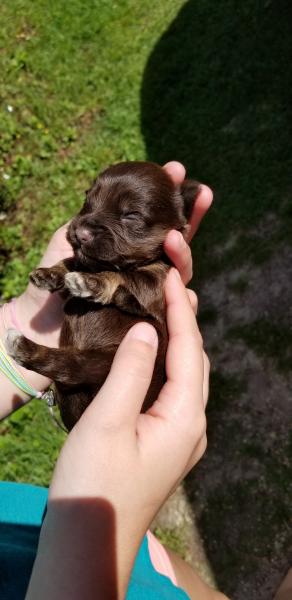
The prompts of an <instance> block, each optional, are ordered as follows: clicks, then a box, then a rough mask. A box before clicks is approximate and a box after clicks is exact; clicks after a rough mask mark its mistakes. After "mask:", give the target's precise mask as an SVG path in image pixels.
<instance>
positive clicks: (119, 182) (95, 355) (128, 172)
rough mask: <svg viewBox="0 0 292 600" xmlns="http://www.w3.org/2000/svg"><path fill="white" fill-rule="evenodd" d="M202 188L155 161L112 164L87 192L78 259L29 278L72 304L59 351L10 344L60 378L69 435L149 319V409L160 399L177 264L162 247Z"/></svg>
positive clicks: (77, 236) (181, 227)
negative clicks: (169, 291) (169, 290)
mask: <svg viewBox="0 0 292 600" xmlns="http://www.w3.org/2000/svg"><path fill="white" fill-rule="evenodd" d="M198 191H199V184H198V183H197V182H195V181H188V180H186V181H185V182H184V183H183V184H182V185H181V186H175V185H174V183H173V182H172V180H171V178H170V177H169V175H168V174H167V173H166V172H165V171H164V170H163V169H162V168H161V167H160V166H158V165H156V164H154V163H149V162H124V163H119V164H116V165H114V166H111V167H109V168H108V169H106V170H105V171H104V172H103V173H101V175H99V177H98V178H97V179H96V181H95V182H94V184H93V186H92V187H91V189H90V190H89V191H88V192H87V193H86V200H85V203H84V206H83V208H82V209H81V211H80V212H79V214H78V215H77V216H76V217H75V218H73V219H72V221H71V223H70V225H69V228H68V233H67V239H68V241H69V242H70V244H71V245H72V248H73V252H74V256H73V258H72V259H67V260H64V261H62V262H60V263H58V264H56V265H55V266H53V267H51V268H47V269H45V268H39V269H36V270H35V271H33V272H32V273H31V275H30V279H31V281H32V282H33V283H34V284H35V285H36V286H37V287H39V288H44V289H47V290H49V291H50V292H56V291H57V292H60V293H62V294H63V295H64V296H65V298H66V303H65V307H64V322H63V326H62V330H61V334H60V347H59V348H56V349H55V348H47V347H45V346H41V345H38V344H35V343H34V342H32V341H31V340H29V339H27V338H25V337H24V336H22V335H21V334H19V333H18V332H15V331H14V330H12V331H11V332H10V333H9V335H8V339H7V347H8V351H9V353H10V355H11V356H12V357H13V358H14V359H15V360H16V361H17V362H18V363H19V364H21V365H23V366H25V367H26V368H28V369H31V370H33V371H37V372H38V373H41V374H42V375H45V376H47V377H50V378H51V379H52V380H53V381H54V384H55V392H56V399H57V403H58V405H59V407H60V412H61V417H62V419H63V422H64V424H65V426H66V427H67V428H68V429H69V430H70V429H72V427H73V426H74V424H75V423H76V421H77V420H78V419H79V418H80V416H81V414H82V413H83V411H84V410H85V408H86V407H87V406H88V404H89V403H90V402H91V400H92V399H93V398H94V396H95V394H96V393H97V391H98V390H99V388H100V387H101V386H102V384H103V382H104V380H105V378H106V377H107V375H108V372H109V370H110V367H111V364H112V361H113V357H114V355H115V352H116V350H117V348H118V346H119V344H120V342H121V340H122V339H123V337H124V335H125V334H126V333H127V331H128V330H129V329H130V327H132V325H134V324H135V323H137V322H138V321H142V320H143V321H148V322H149V323H151V324H152V325H153V326H154V327H155V328H156V330H157V333H158V337H159V347H158V353H157V359H156V363H155V368H154V373H153V378H152V381H151V385H150V387H149V390H148V394H147V397H146V399H145V403H144V406H143V410H146V409H147V407H149V406H150V405H151V404H152V403H153V402H154V400H155V399H156V398H157V395H158V393H159V391H160V389H161V387H162V385H163V383H164V381H165V365H164V363H165V353H166V348H167V327H166V320H165V302H164V281H165V277H166V275H167V272H168V270H169V268H170V262H169V260H168V258H167V257H166V255H165V254H164V251H163V242H164V240H165V237H166V235H167V233H168V232H169V231H170V230H171V229H177V230H178V231H181V232H182V233H183V234H186V232H187V228H188V225H187V222H188V219H189V217H190V215H191V211H192V208H193V205H194V201H195V198H196V196H197V194H198Z"/></svg>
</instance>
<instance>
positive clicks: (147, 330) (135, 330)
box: [128, 323, 158, 348]
mask: <svg viewBox="0 0 292 600" xmlns="http://www.w3.org/2000/svg"><path fill="white" fill-rule="evenodd" d="M128 339H132V340H139V341H140V342H146V343H147V344H150V346H153V348H156V347H157V345H158V337H157V333H156V330H155V329H154V327H152V325H148V323H137V324H136V325H134V327H132V329H130V331H129V333H128Z"/></svg>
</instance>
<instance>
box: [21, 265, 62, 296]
mask: <svg viewBox="0 0 292 600" xmlns="http://www.w3.org/2000/svg"><path fill="white" fill-rule="evenodd" d="M29 278H30V281H31V282H32V283H33V284H34V285H35V286H36V287H38V288H42V289H43V290H48V291H49V292H55V291H56V290H60V289H61V288H62V287H63V286H64V276H63V275H61V273H59V272H58V271H57V270H54V269H44V268H39V269H35V270H34V271H32V272H31V273H30V275H29Z"/></svg>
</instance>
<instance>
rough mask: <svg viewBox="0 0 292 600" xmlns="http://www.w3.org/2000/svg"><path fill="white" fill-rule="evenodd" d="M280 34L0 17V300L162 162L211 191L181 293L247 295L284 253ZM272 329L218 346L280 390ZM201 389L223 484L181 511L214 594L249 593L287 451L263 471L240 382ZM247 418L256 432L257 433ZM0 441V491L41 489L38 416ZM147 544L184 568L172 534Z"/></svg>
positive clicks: (163, 16) (44, 6) (226, 27)
mask: <svg viewBox="0 0 292 600" xmlns="http://www.w3.org/2000/svg"><path fill="white" fill-rule="evenodd" d="M291 17H292V6H291V3H290V2H288V0H278V1H275V0H271V1H269V0H259V1H257V2H256V3H255V2H253V1H252V0H247V1H246V2H244V3H241V4H240V3H235V2H234V1H233V0H224V1H222V2H221V3H214V2H211V0H202V1H198V0H196V1H195V0H191V1H188V2H184V1H183V0H168V1H166V0H161V1H160V2H156V3H153V2H150V0H144V2H135V1H134V0H120V1H119V2H110V1H109V0H87V1H86V2H81V0H71V2H69V3H68V2H65V0H54V2H51V3H50V5H48V3H47V2H45V0H35V1H34V2H29V0H14V1H13V2H8V0H4V2H2V3H1V5H0V20H1V30H0V46H1V52H0V67H1V74H2V78H1V83H0V102H1V113H0V217H1V226H2V225H4V226H3V227H1V230H0V245H1V252H0V267H1V290H2V292H1V293H2V295H3V297H4V298H10V297H11V296H14V295H16V294H18V293H19V292H21V291H22V290H23V289H24V287H25V285H26V282H27V276H28V273H29V271H30V270H31V269H32V268H33V267H34V266H35V265H36V263H37V261H38V259H39V257H40V256H41V254H42V252H43V250H44V248H45V246H46V244H47V242H48V240H49V238H50V236H51V235H52V233H53V232H54V231H55V229H56V228H57V227H58V226H59V225H61V224H62V223H64V222H65V221H66V220H67V219H69V218H70V217H71V215H72V214H74V213H75V212H76V210H77V209H78V208H79V206H80V205H81V204H82V202H83V198H84V191H85V190H86V189H87V188H88V187H89V186H90V184H91V182H92V180H93V179H94V178H95V176H96V175H97V173H98V172H99V171H100V170H101V169H103V168H104V167H106V166H107V165H109V164H111V163H113V162H116V161H120V160H131V159H138V160H139V159H151V160H156V161H158V162H160V163H163V162H165V161H167V160H171V159H177V160H181V161H182V162H183V163H184V164H185V165H186V167H187V169H188V173H189V174H190V175H191V176H195V177H196V178H197V179H199V180H200V181H204V182H206V183H209V184H210V185H211V187H212V188H213V189H214V190H215V200H216V201H215V204H214V207H213V208H212V210H211V211H210V215H209V216H208V219H206V222H205V224H203V225H202V227H201V229H200V233H199V235H198V236H197V237H196V240H195V242H194V249H195V251H196V254H197V255H198V257H199V259H198V263H199V264H198V269H197V265H196V268H195V285H196V288H197V287H198V282H199V283H200V282H203V281H206V280H207V281H212V280H213V278H214V279H216V277H217V275H218V274H220V275H223V276H224V274H225V273H228V272H230V271H231V270H233V269H237V270H238V268H239V267H240V273H243V274H242V275H241V276H240V277H239V278H238V279H237V280H236V279H230V280H229V281H231V283H229V286H230V289H231V291H233V292H236V293H238V294H239V295H241V296H242V298H243V301H244V296H245V292H246V290H247V286H248V285H249V283H248V280H247V279H245V277H244V265H248V266H249V268H250V267H252V266H253V265H256V266H260V265H262V264H264V263H265V262H266V261H268V260H269V259H270V258H271V257H272V256H273V255H274V254H275V253H276V252H277V253H279V252H281V249H282V248H283V247H284V246H287V245H288V244H291V239H292V226H291V222H292V211H291V206H292V204H291V172H292V153H291V133H292V131H291V123H292V120H291V87H292V67H291V64H292V63H291V52H292V38H291V31H290V23H291ZM230 242H232V243H230ZM227 280H228V278H227ZM267 293H268V290H267ZM280 312H281V304H280V303H279V313H280ZM220 317H221V315H220V310H219V308H218V307H217V306H216V304H215V305H213V304H211V303H210V304H208V305H207V306H200V312H199V320H200V324H201V325H202V326H203V327H204V326H206V328H209V329H210V328H212V327H213V328H215V327H216V325H217V324H218V323H219V326H220ZM287 319H288V315H287V314H285V315H283V314H281V315H280V316H279V321H278V322H272V323H271V322H269V320H268V319H266V317H265V319H261V320H258V321H257V322H255V323H254V324H252V327H250V326H249V327H237V328H236V331H234V332H233V334H232V332H229V334H228V335H229V338H228V336H227V332H226V335H225V339H224V341H225V343H227V342H228V343H229V344H230V352H232V341H233V339H234V338H232V339H231V337H230V336H231V335H234V336H235V339H237V340H239V339H240V340H243V342H244V343H245V344H246V345H247V346H248V347H251V348H253V349H254V350H255V351H256V353H257V354H258V355H259V356H260V357H262V358H263V359H264V361H266V363H267V364H269V362H268V361H271V363H273V364H274V365H275V368H276V369H277V370H278V371H279V372H280V375H281V377H287V376H288V374H287V373H288V368H289V366H290V363H291V360H290V358H291V356H290V354H291V353H290V350H289V344H291V339H290V338H291V335H290V333H289V329H288V325H287V326H286V323H287ZM279 323H280V325H279ZM215 342H216V339H215ZM215 345H216V344H215ZM219 350H220V349H219V348H217V347H216V352H218V351H219ZM224 351H225V352H226V348H225V350H224ZM267 359H268V360H267ZM211 383H212V385H211V387H212V394H211V400H210V404H209V409H208V423H209V428H208V433H209V443H210V447H211V455H210V456H211V459H210V460H211V463H207V465H209V467H208V468H209V469H212V460H214V464H215V467H214V479H215V480H216V477H217V474H219V473H220V472H222V469H223V463H224V464H225V465H230V468H229V470H228V468H227V467H226V469H227V471H226V473H227V475H226V480H227V481H226V489H223V487H222V481H221V480H220V482H219V484H218V487H216V486H215V489H212V485H213V483H212V482H211V483H210V482H207V484H206V488H204V485H203V484H202V481H201V480H200V477H201V475H200V473H201V471H200V467H199V468H198V471H197V472H198V482H197V481H196V485H197V489H196V493H194V490H193V491H192V494H193V495H192V499H193V500H194V498H195V500H194V503H195V504H196V502H197V498H198V496H197V495H196V494H199V500H200V498H201V496H202V497H203V498H204V499H205V505H204V510H203V511H202V514H201V516H200V520H199V521H200V528H201V532H202V535H204V536H205V541H206V546H207V549H208V555H209V557H211V559H212V560H213V562H214V565H215V566H217V571H218V573H217V575H218V581H219V582H220V583H221V582H222V584H224V582H226V581H227V582H228V580H229V581H230V582H231V584H230V586H229V588H228V586H227V588H226V590H227V589H230V590H231V592H232V590H233V587H234V588H235V587H236V586H237V585H238V580H239V579H240V577H242V573H243V572H244V574H245V575H246V576H247V575H248V576H249V574H250V573H253V572H255V570H256V569H257V568H258V567H257V565H258V563H257V562H256V561H255V555H256V552H257V550H254V554H252V555H250V557H249V559H247V563H248V565H247V567H246V570H245V571H244V570H242V564H243V566H244V565H245V563H244V560H245V557H246V555H248V554H249V550H250V549H249V543H248V540H249V539H250V532H249V531H248V528H247V527H246V520H249V514H250V515H251V517H250V519H251V522H252V523H257V522H258V528H257V527H255V528H254V530H255V535H254V538H255V539H257V542H258V543H260V544H261V548H262V551H263V557H264V547H265V545H266V546H267V548H268V550H267V553H270V554H271V552H272V550H271V548H272V547H273V541H272V542H271V539H274V538H276V536H277V532H278V530H281V532H283V531H285V527H286V525H285V523H286V519H287V516H288V498H289V494H288V488H289V483H288V482H289V471H288V467H287V466H286V462H285V461H286V460H288V457H289V456H290V455H291V450H292V448H291V447H288V446H286V445H285V443H284V441H283V440H284V437H285V432H283V431H282V430H281V431H280V435H279V438H280V439H281V444H282V445H281V446H280V447H279V448H278V447H277V452H278V454H277V453H276V455H275V456H273V455H271V456H270V455H269V454H268V453H267V452H266V450H265V447H266V446H265V444H266V439H267V438H266V435H265V433H263V432H262V431H261V436H262V438H261V437H260V436H259V435H257V434H256V436H255V438H254V439H253V438H252V434H251V432H250V431H249V430H247V434H248V435H247V439H246V440H244V439H243V424H244V423H245V422H246V421H248V419H247V417H248V415H249V412H250V409H249V406H248V404H246V403H245V404H244V403H243V400H242V399H243V398H244V395H245V394H246V389H247V385H246V383H247V382H245V381H243V378H242V376H241V373H238V374H237V375H236V376H234V375H232V376H231V375H230V376H229V377H226V376H223V375H222V373H221V372H220V369H216V370H215V371H214V374H213V378H212V382H211ZM251 401H252V400H251ZM275 406H276V401H275ZM237 407H238V408H237ZM242 407H244V408H242ZM256 408H257V407H255V412H254V415H253V417H254V421H253V423H255V422H256V423H258V422H259V423H260V422H261V413H260V412H259V413H257V412H256ZM258 414H259V415H260V416H258ZM0 434H1V437H0V449H1V453H0V478H2V479H10V480H13V481H29V482H32V483H37V484H43V485H47V484H48V483H49V481H50V476H51V473H52V469H53V465H54V462H55V459H56V457H57V454H58V450H59V448H60V446H61V444H62V441H63V439H64V436H63V434H62V432H60V431H59V430H58V429H56V428H55V426H54V425H53V423H52V421H51V419H50V417H49V414H48V412H47V410H46V408H45V407H44V406H43V405H41V404H39V403H38V402H37V401H34V402H33V403H31V404H30V405H29V406H26V407H25V408H23V409H22V410H21V411H18V412H17V413H15V414H14V415H13V416H12V417H10V418H9V419H6V420H5V421H4V422H3V423H2V424H1V426H0ZM275 435H277V432H275ZM271 447H273V448H274V446H271ZM212 448H213V450H212ZM212 452H213V454H212ZM217 456H218V457H219V463H218V464H217V462H216V460H217ZM207 460H208V456H207ZM220 460H221V462H220ZM252 460H255V461H259V462H261V463H262V472H261V476H262V479H259V480H257V479H256V478H254V479H252V480H251V481H248V480H245V479H244V480H243V481H242V482H240V481H237V482H234V481H230V482H229V481H228V475H230V472H231V470H232V469H233V471H235V472H236V470H237V467H238V465H239V466H242V465H243V467H242V468H244V467H245V466H246V465H247V467H248V466H249V461H252ZM207 471H208V469H207ZM224 473H225V471H224ZM207 475H208V473H207ZM202 478H203V475H202ZM261 494H262V495H261ZM204 495H205V496H204ZM278 496H279V498H278ZM276 498H277V501H276V500H275V499H276ZM200 501H201V500H200ZM200 501H198V505H200ZM277 507H278V508H277ZM238 511H242V514H243V521H242V526H241V525H240V527H239V534H238V532H237V531H236V526H234V530H233V529H232V527H230V523H231V522H232V523H233V519H234V522H236V515H237V514H238ZM261 515H262V516H261ZM222 531H223V533H222ZM225 531H226V532H227V533H228V535H227V534H226V540H225V538H224V532H225ZM269 531H270V532H272V533H270V536H269V535H268V532H269ZM229 533H230V535H229ZM283 535H284V534H283ZM161 536H164V538H163V539H164V541H166V542H168V543H170V544H171V545H172V547H173V548H174V547H175V549H178V550H179V551H180V552H181V553H182V554H183V553H184V551H185V550H184V546H183V544H184V541H183V540H182V539H181V538H180V536H179V535H177V532H175V531H174V532H173V531H172V530H171V531H170V532H167V531H166V532H162V533H161ZM216 536H217V537H216ZM237 536H238V537H237ZM284 537H285V536H284ZM260 539H262V542H260ZM287 539H288V537H287V536H286V537H285V540H284V542H283V545H284V546H285V544H286V543H287V542H286V540H287ZM222 545H224V552H222ZM285 551H286V546H285ZM287 553H288V551H287ZM287 555H288V554H287ZM281 564H282V563H281ZM220 573H221V576H220ZM232 585H233V587H232ZM223 588H224V585H223ZM252 600H254V599H252Z"/></svg>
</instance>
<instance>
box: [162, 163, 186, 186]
mask: <svg viewBox="0 0 292 600" xmlns="http://www.w3.org/2000/svg"><path fill="white" fill-rule="evenodd" d="M163 169H164V170H165V171H166V172H167V173H168V175H170V177H171V179H172V181H173V183H175V184H176V185H179V184H180V183H182V182H183V180H184V178H185V176H186V170H185V168H184V166H183V165H182V164H181V163H179V162H177V161H176V160H172V161H170V162H168V163H166V165H164V167H163Z"/></svg>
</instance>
